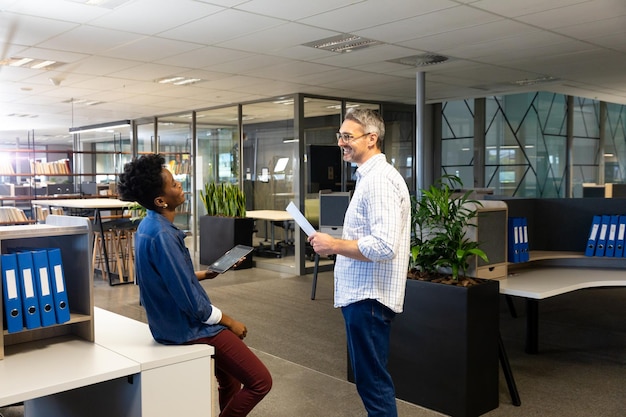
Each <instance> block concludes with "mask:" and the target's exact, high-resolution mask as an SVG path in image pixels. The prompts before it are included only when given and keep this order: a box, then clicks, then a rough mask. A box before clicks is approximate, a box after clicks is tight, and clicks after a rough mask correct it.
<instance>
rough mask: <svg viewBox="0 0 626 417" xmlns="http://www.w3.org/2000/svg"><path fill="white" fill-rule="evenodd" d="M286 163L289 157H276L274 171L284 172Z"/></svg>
mask: <svg viewBox="0 0 626 417" xmlns="http://www.w3.org/2000/svg"><path fill="white" fill-rule="evenodd" d="M288 163H289V158H287V157H283V158H278V161H276V165H274V173H275V174H279V173H282V172H285V168H287V164H288Z"/></svg>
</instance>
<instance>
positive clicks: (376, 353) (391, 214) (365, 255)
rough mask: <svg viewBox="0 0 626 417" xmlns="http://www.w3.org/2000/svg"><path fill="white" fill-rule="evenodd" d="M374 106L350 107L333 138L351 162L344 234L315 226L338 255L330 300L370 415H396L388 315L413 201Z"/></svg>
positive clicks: (403, 266)
mask: <svg viewBox="0 0 626 417" xmlns="http://www.w3.org/2000/svg"><path fill="white" fill-rule="evenodd" d="M384 135H385V124H384V122H383V120H382V118H381V117H380V115H379V114H378V112H376V111H373V110H369V109H351V110H349V111H348V112H347V114H346V117H345V119H344V122H343V124H342V125H341V128H340V131H339V132H338V133H337V144H338V145H339V147H341V150H342V154H343V160H344V161H347V162H353V163H356V164H357V166H358V169H357V171H356V187H355V190H354V194H353V196H352V199H351V201H350V205H349V207H348V209H347V211H346V215H345V218H344V222H343V235H342V238H341V239H338V238H334V237H332V236H330V235H328V234H326V233H314V234H313V235H312V236H311V237H310V238H309V242H310V243H311V245H312V246H313V249H314V250H315V252H317V253H318V254H320V255H324V256H326V255H332V254H336V255H337V259H336V263H335V307H341V311H342V313H343V317H344V321H345V325H346V336H347V341H348V351H349V353H350V360H351V363H352V369H353V370H354V378H355V382H356V387H357V391H358V392H359V395H360V396H361V399H362V401H363V404H364V405H365V409H366V410H367V413H368V416H369V417H382V416H384V417H395V416H397V410H396V399H395V389H394V385H393V381H392V380H391V376H390V375H389V372H388V371H387V359H388V356H389V335H390V330H391V322H392V320H393V318H394V317H395V315H396V314H397V313H401V312H402V308H403V305H404V291H405V288H406V276H407V269H408V264H409V254H410V248H409V245H410V216H411V203H410V196H409V191H408V188H407V186H406V183H405V181H404V179H403V178H402V176H401V175H400V174H399V173H398V171H397V170H396V169H395V168H394V167H393V166H391V165H390V164H389V163H388V162H387V160H386V158H385V155H384V154H383V153H382V150H381V149H382V140H383V137H384Z"/></svg>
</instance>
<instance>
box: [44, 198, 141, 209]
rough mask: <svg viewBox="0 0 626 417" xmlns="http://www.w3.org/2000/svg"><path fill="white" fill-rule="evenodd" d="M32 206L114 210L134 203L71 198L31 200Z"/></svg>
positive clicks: (107, 199) (116, 200)
mask: <svg viewBox="0 0 626 417" xmlns="http://www.w3.org/2000/svg"><path fill="white" fill-rule="evenodd" d="M32 201H33V204H37V205H40V206H46V207H50V206H52V207H63V208H73V209H86V210H88V209H93V210H96V209H98V210H114V209H123V208H127V207H130V206H132V205H133V204H134V203H133V202H129V201H122V200H118V199H117V198H72V199H60V200H32Z"/></svg>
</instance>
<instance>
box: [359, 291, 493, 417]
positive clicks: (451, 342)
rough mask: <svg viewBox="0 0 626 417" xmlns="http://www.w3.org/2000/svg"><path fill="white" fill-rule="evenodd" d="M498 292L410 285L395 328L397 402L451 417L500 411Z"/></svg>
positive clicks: (392, 364) (392, 350) (393, 363)
mask: <svg viewBox="0 0 626 417" xmlns="http://www.w3.org/2000/svg"><path fill="white" fill-rule="evenodd" d="M499 288H500V283H499V282H498V281H485V282H484V283H483V284H481V285H476V286H472V287H460V286H453V285H445V284H438V283H432V282H428V281H417V280H407V288H406V296H405V302H404V312H403V313H402V314H398V315H397V316H396V318H395V319H394V321H393V323H392V325H391V345H390V353H389V362H388V369H389V372H390V373H391V376H392V378H393V381H394V384H395V388H396V397H397V398H400V399H402V400H405V401H408V402H411V403H413V404H417V405H420V406H422V407H426V408H429V409H431V410H436V411H439V412H441V413H444V414H447V415H449V416H453V417H474V416H480V415H481V414H484V413H486V412H488V411H490V410H493V409H495V408H498V405H499V388H498V386H499V383H498V378H499V368H498V366H499V363H498V358H499V356H498V332H499ZM348 368H349V369H348V379H349V380H350V381H352V382H354V378H353V377H352V372H351V369H350V361H348Z"/></svg>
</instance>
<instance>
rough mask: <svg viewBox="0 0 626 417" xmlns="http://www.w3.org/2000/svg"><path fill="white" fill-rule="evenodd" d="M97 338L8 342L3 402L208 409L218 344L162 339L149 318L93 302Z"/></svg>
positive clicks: (66, 407) (99, 416) (115, 411)
mask: <svg viewBox="0 0 626 417" xmlns="http://www.w3.org/2000/svg"><path fill="white" fill-rule="evenodd" d="M94 314H95V331H96V334H95V341H94V342H93V343H92V342H88V341H85V340H80V339H76V338H73V337H71V336H65V337H57V338H52V339H42V340H38V341H35V342H28V343H20V344H16V345H12V346H7V348H6V353H7V355H6V356H5V358H4V359H3V360H0V406H5V405H10V404H15V403H18V402H24V415H25V416H26V417H44V416H45V417H61V416H63V417H82V416H87V415H88V416H91V417H110V416H131V415H132V416H149V417H169V416H173V415H185V416H201V415H202V416H204V415H207V414H208V415H210V413H211V411H212V408H213V407H212V393H213V388H212V384H213V363H212V355H213V354H214V349H213V347H212V346H208V345H184V346H165V345H160V344H157V343H156V342H155V341H154V340H153V339H152V336H151V334H150V330H149V329H148V325H147V324H144V323H141V322H138V321H135V320H132V319H129V318H127V317H123V316H119V315H117V314H114V313H111V312H108V311H105V310H101V309H98V308H95V309H94Z"/></svg>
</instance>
